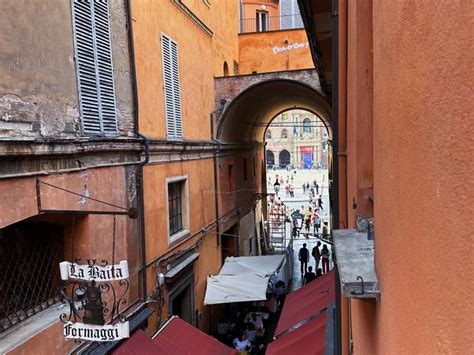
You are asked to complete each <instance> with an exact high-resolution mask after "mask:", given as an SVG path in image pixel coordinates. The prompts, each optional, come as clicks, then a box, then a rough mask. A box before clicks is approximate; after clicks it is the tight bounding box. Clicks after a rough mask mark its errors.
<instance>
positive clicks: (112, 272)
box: [59, 260, 128, 281]
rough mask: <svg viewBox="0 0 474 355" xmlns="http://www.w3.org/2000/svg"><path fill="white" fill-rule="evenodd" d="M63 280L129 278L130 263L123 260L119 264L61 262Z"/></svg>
mask: <svg viewBox="0 0 474 355" xmlns="http://www.w3.org/2000/svg"><path fill="white" fill-rule="evenodd" d="M59 268H60V270H61V280H69V279H77V280H85V281H92V280H95V281H114V280H123V279H128V263H127V261H125V260H122V261H121V262H120V263H119V264H117V265H105V266H101V265H97V264H77V263H71V262H69V261H63V262H62V263H59Z"/></svg>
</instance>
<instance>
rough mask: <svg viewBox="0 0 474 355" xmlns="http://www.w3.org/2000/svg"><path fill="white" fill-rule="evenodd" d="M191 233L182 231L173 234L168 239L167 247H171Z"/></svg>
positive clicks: (185, 230)
mask: <svg viewBox="0 0 474 355" xmlns="http://www.w3.org/2000/svg"><path fill="white" fill-rule="evenodd" d="M190 234H191V233H190V232H189V230H188V229H183V230H181V231H179V232H176V233H175V234H173V235H171V236H170V238H169V246H172V245H173V244H176V243H177V242H179V241H180V240H181V239H183V238H187V237H189V235H190Z"/></svg>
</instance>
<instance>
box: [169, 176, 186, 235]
mask: <svg viewBox="0 0 474 355" xmlns="http://www.w3.org/2000/svg"><path fill="white" fill-rule="evenodd" d="M183 185H184V183H183V182H182V181H178V182H173V183H171V184H168V207H169V223H170V235H173V234H175V233H177V232H179V231H181V230H183V202H182V188H183Z"/></svg>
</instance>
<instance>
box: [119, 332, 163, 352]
mask: <svg viewBox="0 0 474 355" xmlns="http://www.w3.org/2000/svg"><path fill="white" fill-rule="evenodd" d="M162 351H163V350H162V349H160V348H159V347H158V346H157V345H156V344H155V343H153V340H152V339H151V338H150V337H149V336H148V335H146V333H145V332H144V331H143V330H137V331H136V332H135V333H133V334H132V336H131V337H130V338H128V339H127V340H125V341H124V342H123V343H121V344H120V345H119V346H118V347H117V349H115V350H114V351H113V352H112V354H113V355H142V354H143V355H152V354H158V353H162Z"/></svg>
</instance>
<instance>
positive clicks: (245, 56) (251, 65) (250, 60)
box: [239, 29, 314, 74]
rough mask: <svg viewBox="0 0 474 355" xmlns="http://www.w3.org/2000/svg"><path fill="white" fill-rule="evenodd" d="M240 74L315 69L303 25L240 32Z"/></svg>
mask: <svg viewBox="0 0 474 355" xmlns="http://www.w3.org/2000/svg"><path fill="white" fill-rule="evenodd" d="M239 60H240V62H239V74H251V73H252V72H257V73H267V72H273V71H284V70H296V69H312V68H314V63H313V60H312V58H311V53H310V50H309V44H308V37H307V36H306V32H305V30H304V29H301V30H284V31H271V32H259V33H244V34H240V35H239Z"/></svg>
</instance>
